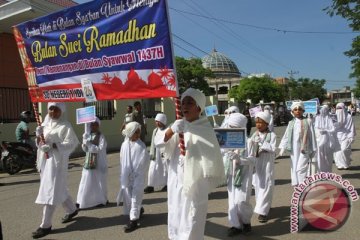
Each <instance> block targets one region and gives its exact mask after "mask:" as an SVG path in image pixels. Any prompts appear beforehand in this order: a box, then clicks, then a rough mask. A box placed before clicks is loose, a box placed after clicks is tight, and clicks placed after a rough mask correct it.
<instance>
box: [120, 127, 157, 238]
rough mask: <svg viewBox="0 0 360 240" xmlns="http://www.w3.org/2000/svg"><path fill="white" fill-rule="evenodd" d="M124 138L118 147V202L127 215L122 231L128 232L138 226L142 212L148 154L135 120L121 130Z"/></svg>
mask: <svg viewBox="0 0 360 240" xmlns="http://www.w3.org/2000/svg"><path fill="white" fill-rule="evenodd" d="M122 134H123V135H124V136H125V140H124V142H123V143H122V145H121V149H120V174H121V175H120V184H121V186H120V192H119V194H118V202H119V201H121V200H122V201H123V212H124V215H126V216H129V223H128V224H127V225H126V226H125V227H124V232H126V233H129V232H132V231H134V230H135V229H137V228H138V227H139V225H138V221H139V219H140V218H141V216H142V214H143V213H144V209H143V208H142V200H143V196H144V185H145V172H146V169H147V168H148V163H149V161H150V156H149V153H148V151H147V150H146V146H145V143H143V142H142V141H141V139H140V136H141V125H140V124H139V123H137V122H130V123H128V124H126V126H125V129H124V130H123V131H122Z"/></svg>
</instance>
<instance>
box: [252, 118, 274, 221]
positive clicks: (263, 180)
mask: <svg viewBox="0 0 360 240" xmlns="http://www.w3.org/2000/svg"><path fill="white" fill-rule="evenodd" d="M255 123H256V129H257V130H256V132H255V133H254V134H253V135H252V136H251V138H250V139H249V140H248V146H249V148H248V151H249V156H251V157H254V158H255V159H256V161H255V174H254V178H255V201H256V205H255V209H254V212H255V213H257V214H259V216H258V220H259V222H261V223H265V222H267V221H268V214H269V211H270V208H271V202H272V198H273V191H274V162H275V150H276V135H275V133H273V132H272V131H270V129H269V124H270V123H271V115H270V114H269V113H267V112H259V113H257V114H256V117H255Z"/></svg>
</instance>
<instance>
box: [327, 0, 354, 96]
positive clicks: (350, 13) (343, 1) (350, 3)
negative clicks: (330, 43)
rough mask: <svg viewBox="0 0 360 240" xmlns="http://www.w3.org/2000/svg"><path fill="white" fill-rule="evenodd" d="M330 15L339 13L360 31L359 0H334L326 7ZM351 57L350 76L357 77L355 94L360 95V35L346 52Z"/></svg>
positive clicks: (352, 26) (350, 25)
mask: <svg viewBox="0 0 360 240" xmlns="http://www.w3.org/2000/svg"><path fill="white" fill-rule="evenodd" d="M325 10H326V11H327V13H328V14H329V15H330V16H334V15H338V16H341V17H343V18H345V19H346V20H347V21H348V22H349V27H351V28H352V30H353V31H360V2H359V0H333V3H332V5H331V6H329V7H327V8H325ZM345 55H346V56H348V57H350V58H351V64H352V73H351V74H350V77H354V78H356V79H357V80H356V84H355V90H354V93H355V96H356V97H360V36H356V37H355V38H354V39H353V42H352V44H351V49H350V50H348V51H346V52H345Z"/></svg>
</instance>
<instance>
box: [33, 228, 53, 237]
mask: <svg viewBox="0 0 360 240" xmlns="http://www.w3.org/2000/svg"><path fill="white" fill-rule="evenodd" d="M50 232H51V227H49V228H41V227H39V228H38V229H36V231H35V232H33V233H32V237H33V238H34V239H36V238H41V237H44V236H46V235H48V234H49V233H50Z"/></svg>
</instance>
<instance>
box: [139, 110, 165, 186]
mask: <svg viewBox="0 0 360 240" xmlns="http://www.w3.org/2000/svg"><path fill="white" fill-rule="evenodd" d="M166 122H167V118H166V115H165V114H163V113H158V114H156V117H155V124H156V128H155V129H154V131H153V134H152V138H151V146H150V160H151V161H150V166H149V172H148V186H147V187H146V188H145V189H144V193H152V192H154V188H160V187H162V189H161V191H166V188H167V187H166V183H167V162H166V159H165V157H164V149H163V148H160V147H155V142H154V139H155V136H156V134H161V132H164V131H165V130H166Z"/></svg>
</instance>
